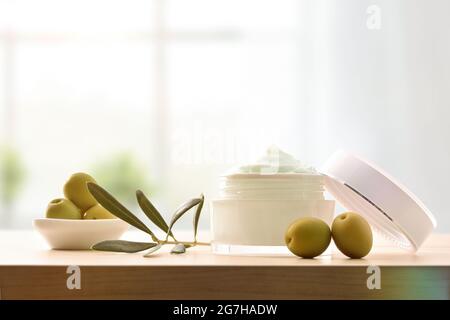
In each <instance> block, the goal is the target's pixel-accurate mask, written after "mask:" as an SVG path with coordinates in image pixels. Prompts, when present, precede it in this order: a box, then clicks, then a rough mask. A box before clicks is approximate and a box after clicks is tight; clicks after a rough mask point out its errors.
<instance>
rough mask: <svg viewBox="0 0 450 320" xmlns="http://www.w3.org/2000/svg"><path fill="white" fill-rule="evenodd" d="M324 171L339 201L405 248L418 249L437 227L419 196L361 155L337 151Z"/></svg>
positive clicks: (326, 184) (328, 189)
mask: <svg viewBox="0 0 450 320" xmlns="http://www.w3.org/2000/svg"><path fill="white" fill-rule="evenodd" d="M321 173H322V174H324V176H325V188H326V189H327V191H328V192H329V193H331V194H332V195H333V196H334V197H335V199H336V200H337V201H338V202H339V203H341V204H342V205H343V206H344V207H345V208H346V209H347V210H349V211H355V212H357V213H359V214H361V215H362V216H364V217H365V218H366V219H367V221H368V222H369V223H370V224H371V225H372V227H373V228H374V229H375V230H376V231H378V233H380V234H381V235H383V236H385V237H386V238H387V239H389V240H391V241H393V242H395V243H396V244H397V245H398V246H400V247H402V248H404V249H407V250H409V251H412V252H415V251H417V249H419V247H420V246H421V245H422V243H423V242H424V241H425V239H426V238H427V237H428V236H429V235H430V234H431V232H432V231H433V230H434V228H435V227H436V220H435V218H434V217H433V215H432V214H431V212H430V211H429V210H428V209H427V208H426V207H425V205H424V204H423V203H422V202H421V201H420V200H419V199H417V197H415V196H414V195H413V194H412V193H411V192H410V191H409V190H407V189H406V188H405V187H404V186H402V185H401V184H400V183H398V182H396V181H395V180H394V179H393V178H392V177H391V176H389V175H388V174H387V173H385V172H383V171H382V170H381V169H379V168H377V167H376V166H374V165H373V164H369V163H368V162H367V161H365V160H363V159H362V158H360V157H357V156H355V155H353V154H350V153H348V152H345V151H338V152H336V153H334V154H333V155H332V156H331V157H330V159H328V161H327V162H326V164H325V165H324V167H323V168H322V170H321Z"/></svg>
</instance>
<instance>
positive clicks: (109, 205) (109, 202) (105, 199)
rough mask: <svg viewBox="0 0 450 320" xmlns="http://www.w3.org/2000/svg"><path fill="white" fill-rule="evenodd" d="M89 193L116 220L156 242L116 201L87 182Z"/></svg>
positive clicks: (146, 228)
mask: <svg viewBox="0 0 450 320" xmlns="http://www.w3.org/2000/svg"><path fill="white" fill-rule="evenodd" d="M87 186H88V189H89V192H90V193H91V194H92V196H93V197H94V198H95V199H96V200H97V201H98V202H99V203H100V204H101V205H102V206H103V207H104V208H105V209H106V210H108V211H109V212H111V213H112V214H113V215H115V216H116V217H117V218H119V219H122V220H123V221H125V222H127V223H129V224H131V225H132V226H134V227H136V228H137V229H139V230H142V231H144V232H145V233H147V234H149V235H150V236H151V237H152V239H153V241H155V242H158V238H157V237H156V236H155V234H154V233H153V232H152V231H151V230H150V229H149V228H148V227H147V226H146V225H145V224H144V223H143V222H142V221H141V220H139V219H138V218H137V217H136V216H135V215H134V214H132V213H131V212H130V211H129V210H128V209H127V208H125V207H124V206H123V205H122V204H121V203H120V202H119V201H117V200H116V199H115V198H114V197H113V196H112V195H111V194H109V193H108V191H106V190H105V189H103V188H102V187H100V186H99V185H97V184H95V183H92V182H88V184H87Z"/></svg>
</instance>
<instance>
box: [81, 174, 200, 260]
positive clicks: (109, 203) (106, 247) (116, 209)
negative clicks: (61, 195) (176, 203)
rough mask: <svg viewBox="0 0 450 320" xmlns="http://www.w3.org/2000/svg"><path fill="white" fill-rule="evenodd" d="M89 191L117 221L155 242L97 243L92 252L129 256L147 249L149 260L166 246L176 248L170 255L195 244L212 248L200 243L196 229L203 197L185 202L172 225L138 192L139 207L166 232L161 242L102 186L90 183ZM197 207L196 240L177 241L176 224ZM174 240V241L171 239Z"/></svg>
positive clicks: (195, 220) (194, 221)
mask: <svg viewBox="0 0 450 320" xmlns="http://www.w3.org/2000/svg"><path fill="white" fill-rule="evenodd" d="M87 187H88V189H89V192H90V193H91V194H92V196H93V197H94V198H95V199H96V200H97V201H98V203H100V204H101V205H102V206H103V207H104V208H105V209H106V210H108V211H109V212H111V213H112V214H113V215H115V216H116V217H117V218H119V219H121V220H123V221H125V222H126V223H128V224H129V225H131V226H133V227H135V228H137V229H139V230H141V231H143V232H145V233H147V234H148V235H150V237H151V238H152V242H134V241H126V240H106V241H102V242H99V243H96V244H94V245H93V246H92V249H93V250H98V251H111V252H126V253H135V252H140V251H144V250H148V251H147V252H146V254H145V255H144V257H148V256H150V255H151V254H153V253H154V252H156V251H158V250H159V249H160V248H161V247H162V246H163V245H166V244H173V245H174V247H173V248H172V250H171V253H174V254H180V253H185V252H186V249H187V248H190V247H193V246H196V245H209V243H205V242H198V241H197V230H198V222H199V219H200V214H201V212H202V209H203V203H204V200H205V197H204V196H203V194H201V195H200V197H199V198H193V199H190V200H188V201H186V202H185V203H183V204H182V205H181V206H180V207H179V208H178V209H177V210H176V211H175V212H174V214H173V215H172V219H171V220H170V223H169V224H167V222H166V221H165V220H164V218H163V217H162V216H161V214H160V213H159V211H158V210H157V209H156V208H155V206H154V205H153V204H152V203H151V202H150V200H149V199H148V198H147V197H146V196H145V194H144V193H143V192H142V191H141V190H137V191H136V198H137V202H138V204H139V207H140V208H141V209H142V211H143V212H144V214H145V215H146V217H147V218H148V219H149V220H150V221H151V222H152V223H153V224H154V225H156V226H157V227H158V228H160V229H161V230H162V231H164V232H165V233H166V236H165V238H164V239H159V238H158V237H157V236H156V235H155V233H154V232H152V231H151V230H150V229H149V228H148V227H147V225H145V224H144V223H143V222H142V221H141V220H139V219H138V217H136V215H134V214H133V213H132V212H131V211H130V210H128V209H127V208H126V207H125V206H124V205H122V204H121V203H120V202H119V201H117V200H116V199H115V198H114V197H113V196H112V195H111V194H110V193H108V191H106V190H105V189H103V188H102V187H100V186H99V185H97V184H95V183H92V182H89V183H88V184H87ZM194 207H197V208H196V211H195V214H194V218H193V226H194V241H178V240H177V239H176V238H175V236H174V234H173V232H172V228H173V226H174V224H175V223H176V222H177V221H178V220H179V219H180V218H181V217H182V216H183V215H184V214H185V213H186V212H188V211H189V210H190V209H192V208H194ZM170 239H172V240H170Z"/></svg>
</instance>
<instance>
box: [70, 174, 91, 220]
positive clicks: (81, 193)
mask: <svg viewBox="0 0 450 320" xmlns="http://www.w3.org/2000/svg"><path fill="white" fill-rule="evenodd" d="M88 182H93V183H97V182H96V181H95V180H94V178H92V177H91V176H90V175H88V174H86V173H81V172H80V173H75V174H73V175H71V176H70V178H69V180H67V182H66V184H65V185H64V195H65V196H66V198H67V199H69V200H71V201H72V202H73V203H74V204H75V205H76V206H77V207H78V208H80V209H81V210H82V211H83V212H85V211H87V210H88V209H89V208H91V207H93V206H95V205H96V204H97V200H95V198H94V197H93V196H92V195H91V193H90V192H89V190H88V188H87V183H88Z"/></svg>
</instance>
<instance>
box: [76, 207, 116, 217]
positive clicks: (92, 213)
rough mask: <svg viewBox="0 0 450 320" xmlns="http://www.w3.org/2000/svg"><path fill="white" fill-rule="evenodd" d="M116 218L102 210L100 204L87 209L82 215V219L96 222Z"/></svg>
mask: <svg viewBox="0 0 450 320" xmlns="http://www.w3.org/2000/svg"><path fill="white" fill-rule="evenodd" d="M115 218H116V217H115V216H114V215H113V214H112V213H111V212H109V211H108V210H106V209H105V208H103V207H102V206H101V205H100V204H96V205H95V206H93V207H92V208H89V209H88V210H87V211H86V212H85V213H84V215H83V219H87V220H96V219H115Z"/></svg>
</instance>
